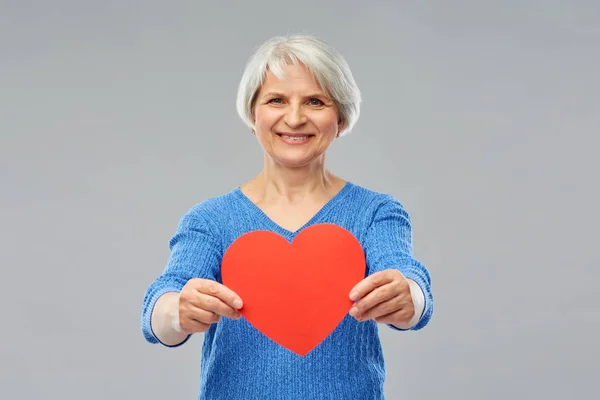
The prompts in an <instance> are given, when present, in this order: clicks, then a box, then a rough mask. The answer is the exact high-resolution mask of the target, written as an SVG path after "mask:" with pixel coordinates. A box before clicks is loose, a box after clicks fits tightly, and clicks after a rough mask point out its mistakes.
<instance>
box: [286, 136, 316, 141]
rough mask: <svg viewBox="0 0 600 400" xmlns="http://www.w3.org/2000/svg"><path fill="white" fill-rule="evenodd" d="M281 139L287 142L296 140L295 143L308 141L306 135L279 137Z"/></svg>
mask: <svg viewBox="0 0 600 400" xmlns="http://www.w3.org/2000/svg"><path fill="white" fill-rule="evenodd" d="M281 137H282V138H284V139H287V140H296V141H300V140H304V139H308V137H309V136H308V135H306V136H287V135H281Z"/></svg>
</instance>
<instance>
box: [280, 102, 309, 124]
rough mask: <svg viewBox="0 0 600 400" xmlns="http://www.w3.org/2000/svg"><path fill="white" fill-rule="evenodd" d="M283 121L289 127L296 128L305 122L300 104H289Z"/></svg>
mask: <svg viewBox="0 0 600 400" xmlns="http://www.w3.org/2000/svg"><path fill="white" fill-rule="evenodd" d="M284 121H285V123H286V124H287V126H289V127H290V128H298V127H300V126H302V125H304V124H305V123H306V116H305V115H304V110H303V109H302V106H301V105H290V106H289V107H288V108H287V111H286V113H285V116H284Z"/></svg>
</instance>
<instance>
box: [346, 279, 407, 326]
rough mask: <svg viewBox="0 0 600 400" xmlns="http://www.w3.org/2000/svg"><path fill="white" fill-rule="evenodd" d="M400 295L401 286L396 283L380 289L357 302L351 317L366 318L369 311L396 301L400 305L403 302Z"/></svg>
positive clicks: (351, 311) (352, 309) (351, 310)
mask: <svg viewBox="0 0 600 400" xmlns="http://www.w3.org/2000/svg"><path fill="white" fill-rule="evenodd" d="M400 293H401V292H400V290H399V285H398V284H396V283H394V282H391V283H388V284H387V285H385V286H381V287H378V288H377V289H375V290H373V291H372V292H371V293H369V294H367V295H366V296H365V297H363V298H362V299H360V300H359V301H358V302H356V304H354V306H352V308H351V309H350V315H352V316H353V317H357V318H358V317H360V316H364V315H366V314H367V313H368V312H369V310H372V309H374V308H376V307H378V306H379V305H380V304H384V303H387V302H389V301H390V300H396V301H397V302H398V304H397V305H400V304H402V303H401V302H402V300H403V299H402V297H400V296H399V294H400ZM390 311H392V310H390Z"/></svg>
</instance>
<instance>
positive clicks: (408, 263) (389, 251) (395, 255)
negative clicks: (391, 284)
mask: <svg viewBox="0 0 600 400" xmlns="http://www.w3.org/2000/svg"><path fill="white" fill-rule="evenodd" d="M364 246H365V255H366V261H367V268H368V274H369V275H371V274H373V273H375V272H379V271H383V270H386V269H397V270H399V271H400V272H401V273H402V274H403V275H404V276H405V277H406V278H407V279H412V280H413V281H415V282H416V283H417V284H418V285H419V286H420V288H421V290H422V291H423V295H424V297H425V307H424V310H423V314H422V315H421V318H420V320H419V322H417V324H416V325H415V326H414V327H412V328H411V329H410V330H419V329H422V328H424V327H425V326H426V325H427V324H428V323H429V321H430V319H431V317H432V314H433V295H432V292H431V277H430V274H429V271H428V270H427V268H426V267H425V265H423V264H422V263H421V262H420V261H418V260H416V259H415V258H414V257H413V250H412V229H411V222H410V216H409V214H408V212H407V211H406V210H405V209H404V207H403V206H402V204H401V203H400V202H399V201H397V200H395V199H394V198H393V197H391V196H390V197H389V198H388V200H387V201H386V202H384V203H382V204H381V205H380V206H379V209H378V210H377V212H376V213H375V217H374V219H373V221H372V223H371V225H370V227H369V228H368V231H367V234H366V237H365V245H364ZM390 327H391V328H393V329H395V330H401V329H397V328H395V327H394V326H392V325H390Z"/></svg>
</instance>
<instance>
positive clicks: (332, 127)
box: [317, 113, 338, 133]
mask: <svg viewBox="0 0 600 400" xmlns="http://www.w3.org/2000/svg"><path fill="white" fill-rule="evenodd" d="M317 124H318V125H319V130H320V131H321V132H323V133H336V132H337V127H338V116H337V115H336V114H335V113H333V114H328V115H323V116H321V118H319V119H318V120H317Z"/></svg>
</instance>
